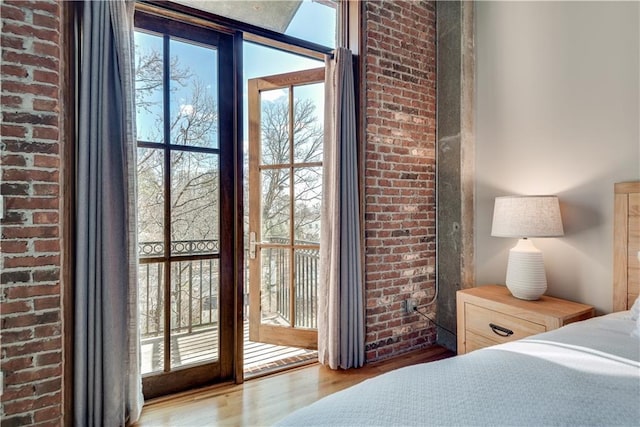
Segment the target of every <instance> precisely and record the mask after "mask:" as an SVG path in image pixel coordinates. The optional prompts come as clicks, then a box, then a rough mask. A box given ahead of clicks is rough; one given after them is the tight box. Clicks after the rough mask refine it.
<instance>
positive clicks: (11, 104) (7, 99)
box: [0, 65, 27, 108]
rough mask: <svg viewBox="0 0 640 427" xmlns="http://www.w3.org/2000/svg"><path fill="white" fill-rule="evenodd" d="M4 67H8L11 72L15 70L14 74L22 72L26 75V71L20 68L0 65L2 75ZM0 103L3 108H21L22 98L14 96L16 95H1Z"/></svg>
mask: <svg viewBox="0 0 640 427" xmlns="http://www.w3.org/2000/svg"><path fill="white" fill-rule="evenodd" d="M5 67H10V69H11V70H14V71H15V70H17V71H16V72H18V73H21V72H24V73H26V72H27V71H26V70H25V69H24V68H22V67H17V66H14V65H2V74H5V71H4V70H5ZM22 77H26V75H24V76H22ZM3 86H4V82H3ZM0 101H1V102H2V107H3V108H19V107H21V106H22V97H21V96H16V95H2V97H0Z"/></svg>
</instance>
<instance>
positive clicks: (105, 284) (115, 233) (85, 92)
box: [74, 0, 142, 426]
mask: <svg viewBox="0 0 640 427" xmlns="http://www.w3.org/2000/svg"><path fill="white" fill-rule="evenodd" d="M133 11H134V3H133V2H132V1H123V0H117V1H85V2H83V3H82V12H81V14H80V17H79V18H80V19H79V26H78V34H79V40H80V66H79V100H78V103H79V105H78V140H77V145H76V156H77V157H76V191H77V193H76V232H75V234H76V252H75V259H74V261H75V265H76V271H75V301H74V308H75V318H74V322H75V329H74V345H75V348H74V424H75V425H77V426H98V425H99V426H118V425H124V424H125V423H126V422H127V420H128V421H135V420H136V419H137V418H138V416H139V414H140V411H141V409H142V394H141V388H142V385H141V377H140V368H139V345H138V342H139V332H138V327H137V319H138V317H137V281H136V279H137V276H136V275H137V254H136V247H137V244H136V218H135V209H133V206H134V202H135V169H136V163H135V162H136V157H135V154H136V152H135V127H134V118H135V110H134V106H135V104H134V102H135V101H134V82H133V46H134V44H133Z"/></svg>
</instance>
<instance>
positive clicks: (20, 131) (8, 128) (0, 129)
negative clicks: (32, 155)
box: [0, 124, 27, 138]
mask: <svg viewBox="0 0 640 427" xmlns="http://www.w3.org/2000/svg"><path fill="white" fill-rule="evenodd" d="M0 134H1V135H4V136H16V137H18V138H24V137H25V135H26V134H27V128H25V127H24V126H16V125H4V124H3V125H2V126H0Z"/></svg>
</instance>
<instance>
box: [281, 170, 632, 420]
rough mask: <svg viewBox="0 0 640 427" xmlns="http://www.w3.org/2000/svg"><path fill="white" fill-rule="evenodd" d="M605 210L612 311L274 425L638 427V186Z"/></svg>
mask: <svg viewBox="0 0 640 427" xmlns="http://www.w3.org/2000/svg"><path fill="white" fill-rule="evenodd" d="M614 209H615V212H614V217H615V221H614V295H613V300H614V310H615V312H614V313H612V314H608V315H606V316H600V317H596V318H592V319H589V320H585V321H582V322H576V323H572V324H570V325H567V326H564V327H562V328H560V329H556V330H553V331H550V332H545V333H542V334H539V335H535V336H531V337H528V338H526V339H522V340H519V341H513V342H509V343H505V344H501V345H497V346H493V347H488V348H484V349H481V350H477V351H473V352H471V353H468V354H465V355H462V356H457V357H454V358H450V359H445V360H441V361H438V362H432V363H427V364H421V365H415V366H409V367H406V368H402V369H398V370H395V371H392V372H389V373H387V374H383V375H380V376H378V377H375V378H372V379H369V380H366V381H364V382H362V383H360V384H357V385H355V386H353V387H351V388H349V389H346V390H343V391H340V392H338V393H335V394H332V395H330V396H327V397H325V398H323V399H321V400H319V401H317V402H315V403H314V404H312V405H309V406H307V407H305V408H302V409H300V410H298V411H296V412H294V413H292V414H290V415H288V416H287V417H285V418H284V419H283V420H281V421H280V422H279V423H278V424H277V425H279V426H315V425H318V426H320V425H323V426H377V425H399V426H400V425H421V426H422V425H447V426H449V425H491V426H497V425H511V426H514V425H517V426H521V425H535V426H547V425H597V426H613V425H633V426H638V425H640V338H639V337H638V332H639V328H640V320H638V314H639V313H638V312H639V311H640V303H638V302H636V300H637V298H638V289H639V287H640V284H639V283H638V282H639V281H640V254H639V253H638V252H639V251H640V182H631V183H619V184H616V186H615V208H614ZM634 302H635V304H634ZM632 306H633V307H632Z"/></svg>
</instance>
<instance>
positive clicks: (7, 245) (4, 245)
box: [0, 240, 27, 254]
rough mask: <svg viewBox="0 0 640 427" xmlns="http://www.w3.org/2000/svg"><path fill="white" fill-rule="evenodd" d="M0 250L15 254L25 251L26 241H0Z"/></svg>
mask: <svg viewBox="0 0 640 427" xmlns="http://www.w3.org/2000/svg"><path fill="white" fill-rule="evenodd" d="M0 250H1V251H2V252H4V253H7V254H17V253H22V252H26V251H27V242H25V241H20V240H19V241H11V240H9V241H5V242H1V243H0Z"/></svg>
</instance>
